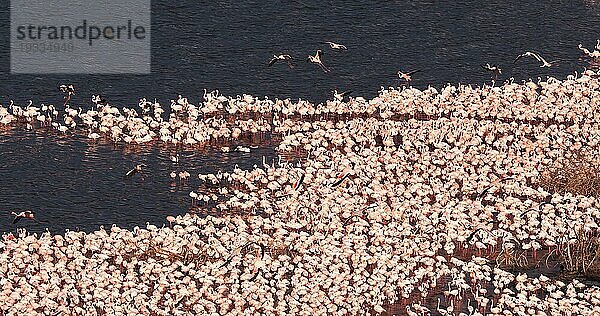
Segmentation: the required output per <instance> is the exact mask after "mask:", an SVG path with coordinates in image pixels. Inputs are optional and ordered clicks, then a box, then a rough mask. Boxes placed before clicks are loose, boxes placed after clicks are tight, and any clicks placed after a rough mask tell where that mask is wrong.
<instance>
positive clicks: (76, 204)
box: [0, 130, 274, 233]
mask: <svg viewBox="0 0 600 316" xmlns="http://www.w3.org/2000/svg"><path fill="white" fill-rule="evenodd" d="M174 154H175V148H172V147H169V148H162V149H161V148H157V147H152V146H147V147H141V146H135V147H132V148H127V149H125V148H123V147H122V146H117V147H115V146H113V145H112V144H108V143H103V142H102V141H96V142H94V141H89V140H88V139H87V138H85V137H82V136H74V137H70V136H67V137H65V136H62V135H58V134H53V135H48V133H47V132H45V131H37V132H36V131H22V130H13V131H2V132H1V133H0V160H1V161H2V164H0V188H2V189H1V190H0V201H2V205H1V206H0V215H1V216H0V232H7V231H14V229H15V228H16V227H17V226H16V225H13V224H12V223H11V222H12V219H13V218H12V217H11V216H10V212H11V211H12V210H25V209H32V210H34V211H36V213H37V216H38V218H39V220H40V221H41V222H42V223H35V222H33V221H29V220H21V221H20V222H18V223H17V224H18V227H25V228H27V230H29V231H32V232H39V231H43V229H44V228H45V227H48V228H49V229H50V231H51V232H54V233H61V232H63V231H64V229H67V228H68V229H77V228H79V229H82V230H85V231H90V230H94V229H97V228H98V227H99V225H105V226H110V225H111V224H113V223H115V224H118V225H119V226H121V227H130V228H131V227H133V226H137V225H139V226H144V225H145V223H146V222H151V223H153V224H159V225H160V224H162V223H166V221H165V217H166V216H168V215H178V214H183V213H185V212H186V211H187V210H188V208H189V207H190V202H191V199H190V198H189V196H188V194H189V192H190V191H191V190H195V189H196V188H197V187H198V185H199V184H200V180H198V178H197V175H198V173H217V172H218V171H219V170H220V171H231V169H233V166H234V165H235V164H239V166H240V167H241V168H252V165H253V164H262V156H263V155H264V156H266V157H267V158H268V159H269V160H271V159H273V157H274V154H273V150H272V149H270V148H257V149H253V151H252V152H251V153H241V152H230V153H222V152H220V151H219V150H216V149H215V148H209V149H207V150H202V151H200V150H198V149H192V148H189V149H186V150H185V151H182V150H180V151H179V156H180V158H179V162H178V163H173V162H172V161H171V159H170V157H171V155H174ZM138 163H144V164H146V165H148V170H147V171H145V172H143V173H142V174H139V175H136V176H134V177H132V178H131V179H124V177H123V175H124V174H125V173H126V172H127V171H129V170H130V169H131V168H132V167H133V166H134V165H135V164H138ZM182 170H186V171H188V172H189V173H191V174H192V177H190V179H188V180H187V182H185V183H180V182H179V181H173V180H172V179H171V177H170V176H169V174H170V173H171V171H176V172H179V171H182Z"/></svg>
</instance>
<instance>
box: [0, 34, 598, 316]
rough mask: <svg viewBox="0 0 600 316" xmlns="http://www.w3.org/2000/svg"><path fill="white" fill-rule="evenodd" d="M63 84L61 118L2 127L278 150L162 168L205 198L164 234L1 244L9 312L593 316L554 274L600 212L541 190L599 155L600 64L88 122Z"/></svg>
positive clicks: (105, 108) (242, 100) (19, 113)
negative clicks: (560, 163)
mask: <svg viewBox="0 0 600 316" xmlns="http://www.w3.org/2000/svg"><path fill="white" fill-rule="evenodd" d="M596 49H597V51H598V50H600V47H598V46H597V47H596ZM589 53H590V54H592V53H593V52H589ZM590 57H593V56H591V55H590ZM61 89H62V90H63V92H65V95H66V97H65V104H64V106H63V108H61V109H59V107H57V106H54V105H40V106H39V107H36V106H33V104H29V105H23V106H20V105H17V104H14V103H11V104H10V105H8V106H6V107H5V106H0V126H2V127H1V129H14V128H23V127H25V128H28V129H46V130H48V131H49V133H62V134H65V135H74V137H75V136H76V137H88V138H89V141H90V142H107V143H110V142H115V143H125V144H127V145H129V146H140V145H142V144H153V143H158V142H162V143H166V144H169V146H173V147H175V148H181V146H188V147H194V146H198V147H202V146H211V147H215V148H217V149H218V150H222V151H229V150H240V151H248V150H251V148H252V147H251V146H250V145H249V144H250V143H252V144H254V143H261V142H265V141H267V140H268V141H270V142H275V143H276V144H277V150H278V152H279V153H280V155H281V156H280V159H278V160H277V161H267V160H266V159H263V162H262V164H260V165H255V166H254V168H252V169H251V170H243V169H241V168H239V167H238V166H235V167H233V168H232V169H231V170H223V171H222V172H218V173H216V174H199V175H190V174H189V173H186V172H185V171H180V172H179V173H177V172H175V171H173V172H171V173H170V174H165V177H171V178H173V179H175V178H179V179H180V181H189V183H190V184H191V185H194V186H195V187H197V189H195V190H194V191H192V192H190V193H189V196H190V200H191V203H190V204H191V205H190V212H189V213H187V214H185V215H178V216H169V217H168V218H167V221H168V222H169V225H168V226H167V225H163V226H162V227H157V226H155V225H153V224H150V223H147V224H146V226H145V227H143V228H140V227H135V228H134V229H132V230H126V229H121V228H119V227H117V226H115V225H113V226H112V227H110V228H104V227H100V229H99V230H97V231H94V232H92V233H85V232H77V231H66V232H65V234H64V235H52V234H50V233H49V232H46V233H43V234H41V235H39V236H38V235H37V234H30V233H27V232H26V231H25V230H23V229H18V230H17V233H15V234H13V233H5V234H4V235H3V236H2V239H0V262H1V264H0V315H2V314H6V315H17V314H18V315H33V314H44V315H71V314H78V315H105V314H107V315H129V314H142V315H357V314H367V315H368V314H382V313H383V314H396V315H469V316H471V315H598V314H600V288H599V287H597V286H593V285H590V284H589V282H585V283H584V282H581V280H578V277H579V275H578V276H576V277H574V278H573V277H571V278H562V277H561V275H560V274H558V273H556V271H557V270H560V269H561V267H560V266H558V267H557V266H556V265H557V263H560V262H561V261H560V257H561V256H562V255H563V254H570V253H572V252H569V251H570V249H571V248H572V247H575V246H576V245H577V244H579V243H581V242H583V241H582V240H596V242H597V241H598V240H599V239H598V236H599V232H598V223H600V201H599V200H598V198H597V197H596V196H592V195H588V196H586V195H575V194H572V193H569V192H549V190H548V189H546V188H544V187H542V186H541V185H540V183H541V178H542V177H543V174H544V172H546V171H547V170H550V169H551V168H552V166H553V164H554V162H556V161H557V160H559V159H561V158H562V157H568V156H569V154H570V153H571V152H573V151H574V150H578V151H584V152H588V153H590V154H594V153H597V151H598V148H599V144H600V123H599V122H600V111H599V110H598V109H599V107H600V74H599V73H598V72H594V71H592V70H586V71H585V72H583V73H581V74H577V73H576V74H574V75H570V76H568V77H567V78H565V79H564V80H559V79H556V78H552V77H549V78H548V79H547V80H541V79H540V80H538V81H537V82H534V81H531V80H530V81H527V82H522V83H515V82H513V81H512V80H511V81H507V82H506V83H504V84H502V85H499V86H495V85H491V86H490V85H483V86H481V87H473V86H471V85H458V86H455V85H447V86H445V87H443V88H441V89H439V90H438V89H435V88H432V87H429V88H427V89H425V90H419V89H415V88H411V87H403V88H387V89H386V88H382V89H381V90H380V91H379V94H378V96H377V97H375V98H373V99H371V100H366V99H364V98H361V97H355V98H353V97H349V99H348V100H347V101H345V100H344V99H346V98H347V96H341V97H340V96H339V95H338V96H337V97H335V98H334V100H331V101H327V102H325V103H322V104H318V105H315V104H313V103H310V102H308V101H303V100H299V101H298V102H294V101H291V100H289V99H286V100H278V99H276V100H270V99H259V98H255V97H252V96H249V95H243V96H238V97H236V98H231V97H225V96H222V95H220V94H219V93H218V92H216V91H215V92H212V93H209V92H207V93H205V95H204V100H203V101H202V102H200V103H199V104H194V103H193V102H190V101H189V100H187V99H186V98H184V97H182V96H179V97H178V98H177V99H176V100H173V101H172V102H171V104H170V106H169V107H165V108H163V107H162V106H161V105H160V104H159V103H158V102H156V101H154V102H152V101H148V100H146V99H142V100H140V102H139V104H138V106H137V107H133V108H126V107H125V108H118V107H114V106H111V105H109V104H108V103H107V102H106V100H103V98H101V97H99V96H94V97H93V98H92V105H91V107H89V106H88V108H89V109H87V110H84V109H82V108H81V107H74V106H72V105H71V104H70V99H71V96H72V95H73V94H74V93H75V90H74V88H73V87H72V86H70V87H69V86H64V87H63V88H61ZM336 94H337V93H336ZM61 111H62V112H61ZM244 145H245V146H244ZM289 157H295V158H298V159H296V160H293V161H292V159H290V158H289ZM179 159H180V158H179V156H178V155H175V156H173V157H172V160H173V161H174V162H175V161H178V160H179ZM143 167H144V166H143V165H141V164H140V165H137V166H135V167H134V168H133V169H132V171H130V173H128V176H135V174H136V173H139V172H152V171H151V170H144V168H143ZM188 178H189V179H188ZM21 215H22V216H21V217H19V218H15V222H16V221H17V220H19V221H20V222H23V221H27V220H30V219H34V218H35V217H34V215H33V213H31V214H30V213H27V214H25V213H22V214H21ZM15 216H19V215H18V214H16V213H15ZM596 247H597V249H600V245H596ZM598 251H600V250H598ZM594 260H595V258H594ZM594 260H591V262H590V263H589V265H588V266H587V268H588V270H587V271H589V270H590V269H591V270H593V268H594V267H598V266H600V265H598V262H594ZM563 268H564V267H563ZM540 271H541V272H542V273H540ZM576 272H577V271H576ZM579 272H581V271H579ZM544 273H545V274H544ZM584 281H585V280H584Z"/></svg>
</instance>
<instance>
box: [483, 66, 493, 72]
mask: <svg viewBox="0 0 600 316" xmlns="http://www.w3.org/2000/svg"><path fill="white" fill-rule="evenodd" d="M481 68H483V69H485V70H489V71H493V70H492V68H491V67H490V66H488V65H481Z"/></svg>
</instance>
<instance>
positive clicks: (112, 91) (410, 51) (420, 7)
mask: <svg viewBox="0 0 600 316" xmlns="http://www.w3.org/2000/svg"><path fill="white" fill-rule="evenodd" d="M115 14H124V15H125V14H126V12H115ZM0 26H1V27H0V103H2V104H8V103H9V101H10V100H15V102H17V103H25V102H27V100H30V99H31V100H33V101H34V102H35V103H40V102H47V103H55V104H57V103H59V102H60V100H61V99H62V94H61V93H60V92H59V91H58V89H57V87H58V86H59V85H60V84H62V83H72V84H74V85H75V87H76V90H77V94H76V95H75V96H74V98H73V99H72V102H71V103H72V104H73V105H74V106H82V107H84V108H85V107H89V104H90V101H89V100H90V96H91V95H92V94H94V93H101V94H103V95H105V96H106V97H107V98H108V100H109V101H111V103H112V104H113V105H118V106H133V105H136V104H137V102H138V100H139V99H140V98H141V97H146V98H148V99H154V98H156V99H157V100H158V101H159V102H161V103H163V104H168V103H169V100H170V99H174V98H176V97H177V95H178V94H182V95H184V96H187V97H188V98H190V100H192V101H195V102H197V101H199V98H200V97H201V96H202V94H203V89H205V88H206V89H208V90H213V89H219V90H220V91H221V93H223V94H225V95H233V96H235V95H238V94H239V95H241V94H243V93H247V94H253V95H256V96H261V97H262V96H269V97H270V98H275V97H278V98H293V99H297V98H303V99H309V100H311V101H314V102H321V101H323V100H324V99H325V98H328V97H330V96H331V91H332V90H334V89H338V90H352V91H353V95H355V96H364V97H367V98H369V97H373V96H375V95H376V92H377V90H379V88H380V87H381V86H385V87H387V86H398V85H400V84H401V82H400V81H399V80H398V79H397V76H396V72H397V71H398V70H406V71H408V70H414V69H423V71H422V72H421V73H418V74H417V75H415V76H414V82H413V85H415V86H417V87H420V88H423V87H427V86H428V85H432V86H435V87H441V86H443V85H445V84H447V83H448V82H450V83H454V84H456V83H472V84H483V83H484V82H489V81H490V75H489V74H488V73H486V72H485V71H484V70H483V69H482V68H481V65H482V64H485V63H491V64H497V65H499V66H500V67H501V68H502V69H503V74H502V76H501V77H500V80H506V79H508V78H510V77H514V78H515V80H517V81H518V80H523V79H527V78H534V79H535V78H537V77H538V76H546V75H552V76H556V77H563V76H565V75H567V74H570V73H573V72H574V71H582V70H583V69H584V67H586V66H587V64H586V61H585V60H581V52H580V51H579V50H578V49H577V45H578V44H580V43H582V44H583V45H584V46H585V47H588V48H592V47H593V46H594V45H595V43H596V39H598V38H600V31H599V30H600V4H598V3H597V2H596V1H557V0H550V1H528V0H525V1H381V0H371V1H335V2H334V1H308V0H306V1H298V0H295V1H260V2H257V1H195V2H192V1H190V2H185V3H182V2H171V1H153V2H152V30H151V38H152V73H151V74H149V75H11V74H10V64H9V30H10V27H9V26H10V24H9V2H8V1H0ZM328 40H329V41H334V42H338V43H341V44H344V45H346V46H347V47H348V50H347V51H333V50H331V49H329V48H328V46H327V45H326V44H323V43H322V42H323V41H328ZM317 49H323V51H324V53H325V54H324V57H323V59H324V63H325V64H326V65H327V66H328V67H330V68H331V69H332V71H331V73H329V74H325V73H323V72H322V71H320V70H319V69H318V68H317V67H316V66H315V65H313V64H307V63H306V58H307V56H308V54H314V52H315V51H316V50H317ZM527 50H536V51H539V52H540V53H541V54H542V56H545V57H546V58H547V59H548V60H553V59H563V61H562V62H561V63H560V66H559V67H556V68H551V69H548V68H540V67H539V64H538V63H536V62H534V61H532V60H529V59H527V60H522V61H519V62H518V63H517V64H513V60H514V59H515V57H516V56H517V55H518V54H520V53H522V52H524V51H527ZM274 53H277V54H279V53H288V54H290V55H292V56H293V57H294V58H295V63H296V65H297V67H296V69H293V70H291V69H288V68H287V67H286V66H285V65H284V64H277V65H275V66H273V67H271V68H267V67H266V64H267V62H268V60H269V58H270V57H271V56H272V55H273V54H274ZM49 62H51V61H49ZM186 155H187V157H186V159H183V160H182V162H181V164H185V165H184V166H173V165H172V163H171V162H170V160H169V157H168V156H169V153H167V152H164V151H163V150H159V149H158V148H153V149H152V150H145V151H139V152H127V151H126V150H125V152H124V149H123V148H114V147H113V146H111V145H109V144H105V145H102V144H93V145H90V144H89V142H87V141H86V140H85V139H78V138H76V139H62V138H61V137H59V136H56V135H47V134H46V133H40V132H38V133H36V132H24V131H16V132H15V131H13V132H0V232H6V231H11V230H14V228H15V226H14V225H12V224H11V223H10V222H11V220H12V218H11V217H10V216H9V213H10V211H11V210H13V209H14V210H21V209H26V208H31V209H34V210H36V211H37V212H38V214H39V217H40V218H41V219H42V220H44V221H46V222H45V223H43V225H39V224H33V223H28V224H26V225H25V226H26V227H28V229H31V230H34V231H39V230H41V229H42V228H41V227H42V226H43V227H49V228H50V230H51V231H53V232H60V231H62V230H64V229H65V228H71V229H73V228H74V227H79V228H81V229H85V230H92V229H96V228H97V227H98V225H101V224H103V225H110V224H111V223H118V224H119V225H122V226H126V227H131V226H135V225H144V224H145V223H146V222H152V223H156V224H161V223H163V222H164V217H165V216H166V215H170V214H181V213H183V212H185V210H186V209H187V206H188V204H189V199H188V198H187V193H188V192H189V190H191V189H193V188H185V187H183V188H177V187H176V188H173V187H171V186H170V185H169V181H170V179H169V178H168V173H169V172H170V171H171V170H173V169H174V168H175V167H177V168H179V169H186V170H188V171H189V172H191V173H192V175H193V176H196V174H197V173H198V172H200V171H202V172H207V171H216V170H227V169H231V168H232V167H233V164H235V163H239V164H240V165H247V166H251V165H252V164H254V163H258V162H260V161H261V159H262V155H271V156H272V155H274V153H273V149H270V148H263V149H260V150H256V151H253V152H252V153H250V154H239V153H237V154H234V153H232V154H227V155H224V154H221V153H219V152H218V151H209V152H202V153H195V152H189V153H187V154H186ZM138 161H144V162H146V163H147V164H149V165H151V167H152V170H153V171H152V172H150V173H149V175H148V176H147V177H146V178H145V179H143V180H142V179H135V180H134V181H130V182H123V181H122V179H120V177H121V176H122V173H123V172H126V171H127V169H128V168H131V166H132V165H133V164H135V163H136V162H138ZM195 173H196V174H195ZM4 212H5V213H6V216H4V215H2V214H3V213H4Z"/></svg>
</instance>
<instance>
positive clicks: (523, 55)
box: [513, 53, 529, 63]
mask: <svg viewBox="0 0 600 316" xmlns="http://www.w3.org/2000/svg"><path fill="white" fill-rule="evenodd" d="M525 56H529V55H528V54H527V53H524V54H521V55H519V56H517V58H515V61H513V63H516V62H517V61H518V60H519V59H521V58H523V57H525Z"/></svg>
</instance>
